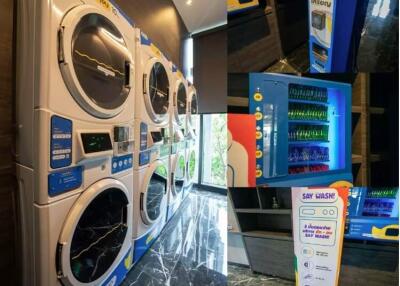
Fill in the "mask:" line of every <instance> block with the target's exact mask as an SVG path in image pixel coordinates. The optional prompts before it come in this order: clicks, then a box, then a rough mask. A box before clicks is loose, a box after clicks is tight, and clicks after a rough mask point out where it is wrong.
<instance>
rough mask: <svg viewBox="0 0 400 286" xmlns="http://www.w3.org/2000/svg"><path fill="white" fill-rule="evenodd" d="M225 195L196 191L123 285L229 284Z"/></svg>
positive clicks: (187, 199) (184, 203)
mask: <svg viewBox="0 0 400 286" xmlns="http://www.w3.org/2000/svg"><path fill="white" fill-rule="evenodd" d="M226 230H227V201H226V196H222V195H217V194H214V193H210V192H205V191H195V192H193V193H192V194H190V195H189V197H188V198H186V200H185V201H184V202H183V205H182V206H181V208H180V209H179V210H178V212H177V213H176V214H175V216H174V217H173V218H172V219H171V221H170V222H169V223H168V224H167V226H166V227H165V228H164V230H163V231H162V233H161V234H160V236H159V238H158V239H157V240H156V241H155V243H154V244H153V245H152V247H151V248H150V250H149V251H148V252H147V253H146V254H145V255H144V256H143V257H142V259H141V260H140V261H139V262H138V264H137V265H135V266H134V268H133V269H132V270H131V271H130V272H129V273H128V276H127V278H126V279H125V281H124V283H123V284H122V285H124V286H128V285H140V286H143V285H174V286H175V285H177V286H178V285H193V286H196V285H226V283H227V274H228V270H227V263H226V261H227V231H226Z"/></svg>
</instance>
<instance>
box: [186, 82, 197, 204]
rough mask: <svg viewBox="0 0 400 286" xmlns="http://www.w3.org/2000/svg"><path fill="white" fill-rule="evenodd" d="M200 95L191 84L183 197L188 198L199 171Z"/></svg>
mask: <svg viewBox="0 0 400 286" xmlns="http://www.w3.org/2000/svg"><path fill="white" fill-rule="evenodd" d="M197 103H198V97H197V92H196V88H195V87H194V86H193V85H190V86H189V96H188V103H187V106H188V112H187V114H188V115H187V127H186V128H187V137H186V138H187V140H186V155H185V156H186V181H185V183H184V185H185V186H184V190H183V198H186V197H187V196H188V194H189V193H190V192H191V190H192V187H193V183H194V180H195V178H196V174H197V173H198V169H197V168H198V160H199V158H198V148H197V146H198V145H197V140H198V138H197V136H198V132H199V130H197V125H198V120H199V114H198V106H197Z"/></svg>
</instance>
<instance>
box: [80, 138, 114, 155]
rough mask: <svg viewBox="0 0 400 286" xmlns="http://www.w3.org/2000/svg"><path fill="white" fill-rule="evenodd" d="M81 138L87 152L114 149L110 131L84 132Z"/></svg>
mask: <svg viewBox="0 0 400 286" xmlns="http://www.w3.org/2000/svg"><path fill="white" fill-rule="evenodd" d="M81 138H82V143H83V149H84V151H85V153H86V154H89V153H96V152H103V151H108V150H112V144H111V138H110V134H108V133H82V134H81Z"/></svg>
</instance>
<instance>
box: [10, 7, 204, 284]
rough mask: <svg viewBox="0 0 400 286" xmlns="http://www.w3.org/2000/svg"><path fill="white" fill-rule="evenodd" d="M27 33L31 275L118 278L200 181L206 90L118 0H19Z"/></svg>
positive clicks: (23, 105) (24, 75)
mask: <svg viewBox="0 0 400 286" xmlns="http://www.w3.org/2000/svg"><path fill="white" fill-rule="evenodd" d="M17 36H18V39H17V40H18V51H17V59H18V63H17V126H18V134H17V151H18V152H17V175H18V183H19V205H20V215H19V217H20V220H21V221H20V224H21V226H22V227H21V229H20V238H21V253H20V257H21V261H20V262H21V265H22V269H21V271H22V275H21V277H22V280H23V281H22V284H23V285H38V286H39V285H40V286H46V285H51V286H53V285H118V284H120V282H121V281H122V280H123V279H124V277H125V276H126V273H127V272H128V271H129V270H130V268H131V267H132V265H133V263H135V262H137V261H138V260H139V259H140V258H141V257H142V256H143V254H144V253H145V252H146V250H148V248H149V247H150V245H151V244H152V242H154V240H155V239H156V238H157V236H158V235H159V233H160V232H161V230H162V229H163V228H164V226H165V224H166V223H167V221H168V218H171V217H172V215H173V213H174V212H175V211H176V210H177V209H178V207H179V205H180V203H181V201H182V199H183V193H184V190H186V191H187V192H188V190H189V189H190V186H191V183H190V178H189V177H188V173H189V174H192V177H193V172H194V171H193V169H190V168H191V167H190V166H189V165H190V163H189V164H188V162H187V160H188V158H189V157H190V155H189V153H190V152H191V151H190V148H192V149H193V146H194V145H193V144H192V143H190V142H194V139H195V137H196V134H195V132H193V126H194V125H193V124H194V119H191V118H189V117H188V114H194V113H195V112H194V111H196V110H197V101H196V96H195V90H194V88H193V86H191V87H189V86H188V83H187V81H186V80H185V79H184V77H183V76H182V74H181V73H180V72H178V70H177V69H176V68H175V67H173V66H172V65H171V63H170V62H169V61H168V60H167V59H166V57H165V56H164V55H163V54H162V52H161V51H160V50H159V49H158V48H157V47H156V46H155V45H154V44H153V43H152V42H151V40H149V38H148V37H147V36H146V35H145V34H144V33H143V32H141V31H140V29H138V28H136V27H134V25H133V23H132V22H131V21H130V19H129V18H127V17H126V16H125V15H124V13H123V12H122V11H121V10H119V8H118V7H116V6H114V5H113V4H111V3H110V2H109V1H98V0H50V1H44V0H21V1H18V32H17ZM27 47H29V48H27ZM187 95H190V96H187ZM189 107H190V108H189ZM171 151H172V154H171ZM192 164H193V163H192ZM169 206H170V207H169ZM169 209H170V210H171V211H168V210H169Z"/></svg>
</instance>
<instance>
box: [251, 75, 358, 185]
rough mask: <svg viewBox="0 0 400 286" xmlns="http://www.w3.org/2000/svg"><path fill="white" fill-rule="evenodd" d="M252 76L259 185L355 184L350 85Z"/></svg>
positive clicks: (252, 108)
mask: <svg viewBox="0 0 400 286" xmlns="http://www.w3.org/2000/svg"><path fill="white" fill-rule="evenodd" d="M249 77H250V78H249V82H250V88H249V92H250V94H249V99H250V100H249V111H250V113H251V114H254V115H255V118H256V184H257V185H270V186H277V187H279V186H281V187H285V186H330V185H334V184H335V183H336V184H339V185H340V186H349V185H351V183H352V180H353V179H352V172H351V166H352V165H351V85H350V84H345V83H338V82H331V81H324V80H317V79H310V78H304V77H297V76H289V75H282V74H263V73H251V74H249Z"/></svg>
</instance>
